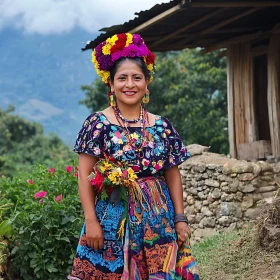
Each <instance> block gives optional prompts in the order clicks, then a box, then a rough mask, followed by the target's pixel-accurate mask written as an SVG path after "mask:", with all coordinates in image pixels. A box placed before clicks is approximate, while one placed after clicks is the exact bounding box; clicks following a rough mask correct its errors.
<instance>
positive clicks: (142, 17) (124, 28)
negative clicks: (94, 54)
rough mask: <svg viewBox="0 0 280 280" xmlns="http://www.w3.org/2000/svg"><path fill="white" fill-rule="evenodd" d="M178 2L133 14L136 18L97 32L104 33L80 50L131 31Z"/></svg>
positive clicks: (178, 0) (92, 47)
mask: <svg viewBox="0 0 280 280" xmlns="http://www.w3.org/2000/svg"><path fill="white" fill-rule="evenodd" d="M180 2H181V0H172V1H170V2H168V3H162V4H156V5H155V6H153V7H152V8H151V9H150V10H145V11H140V12H135V15H137V16H136V17H135V18H134V19H132V20H129V21H127V22H125V23H122V24H119V25H113V26H110V27H104V28H102V29H100V30H99V31H103V32H106V33H102V34H100V35H99V36H98V37H96V38H95V39H94V40H92V41H90V42H89V43H88V44H87V45H86V46H85V47H84V48H83V49H82V50H88V49H94V48H95V47H96V46H97V45H98V44H99V43H101V42H103V41H104V40H106V39H107V38H109V37H111V36H113V35H114V34H117V33H125V32H128V31H129V30H131V29H133V28H134V27H135V26H138V25H140V24H142V23H144V22H146V21H147V20H149V19H151V18H153V17H155V16H156V15H158V14H160V13H162V12H164V11H166V10H168V9H170V8H172V7H174V6H176V5H178V4H179V3H180Z"/></svg>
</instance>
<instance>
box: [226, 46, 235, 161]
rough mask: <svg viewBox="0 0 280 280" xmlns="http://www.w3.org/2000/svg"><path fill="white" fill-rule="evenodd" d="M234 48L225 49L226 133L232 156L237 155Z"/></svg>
mask: <svg viewBox="0 0 280 280" xmlns="http://www.w3.org/2000/svg"><path fill="white" fill-rule="evenodd" d="M233 54H234V48H232V47H229V48H228V50H227V99H228V100H227V102H228V133H229V152H230V156H231V157H233V158H236V157H237V150H236V141H235V137H236V136H235V111H234V86H233V61H234V55H233Z"/></svg>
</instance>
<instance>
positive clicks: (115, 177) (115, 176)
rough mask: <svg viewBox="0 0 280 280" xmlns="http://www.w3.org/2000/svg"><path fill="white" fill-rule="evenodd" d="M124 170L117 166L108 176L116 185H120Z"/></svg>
mask: <svg viewBox="0 0 280 280" xmlns="http://www.w3.org/2000/svg"><path fill="white" fill-rule="evenodd" d="M121 177H122V171H121V169H120V168H116V169H115V170H114V171H112V173H111V174H110V175H109V176H108V178H109V179H110V181H111V182H112V183H113V184H114V185H119V184H120V183H121Z"/></svg>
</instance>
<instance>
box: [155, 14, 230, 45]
mask: <svg viewBox="0 0 280 280" xmlns="http://www.w3.org/2000/svg"><path fill="white" fill-rule="evenodd" d="M225 10H227V9H218V10H215V11H213V12H211V13H208V14H206V15H204V16H202V17H200V18H198V19H196V20H194V21H192V22H190V23H189V24H187V25H185V26H182V27H181V28H179V29H177V30H176V31H174V32H172V33H169V34H168V35H165V36H162V37H161V39H159V40H157V41H156V42H154V43H153V44H151V45H150V48H153V47H154V46H156V45H158V44H160V43H162V42H164V41H167V40H168V39H170V38H173V37H175V36H176V35H178V34H180V33H182V32H185V31H187V30H188V29H191V28H192V27H194V26H196V25H198V24H200V23H202V22H204V21H206V20H207V19H209V18H212V17H214V16H216V15H218V14H220V13H223V12H225Z"/></svg>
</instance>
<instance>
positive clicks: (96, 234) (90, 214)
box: [78, 153, 104, 250]
mask: <svg viewBox="0 0 280 280" xmlns="http://www.w3.org/2000/svg"><path fill="white" fill-rule="evenodd" d="M96 161H97V158H96V157H93V156H90V155H87V154H84V153H81V154H80V157H79V168H78V172H79V176H78V184H79V194H80V200H81V203H82V207H83V210H84V216H85V221H86V238H87V243H88V245H89V246H90V247H92V248H93V249H94V250H99V249H103V247H104V245H103V241H104V240H103V231H102V228H101V226H100V224H99V222H98V220H97V217H96V213H95V191H94V188H93V187H92V185H91V183H90V181H89V179H88V176H89V174H90V173H91V172H92V169H93V166H94V165H95V163H96Z"/></svg>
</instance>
